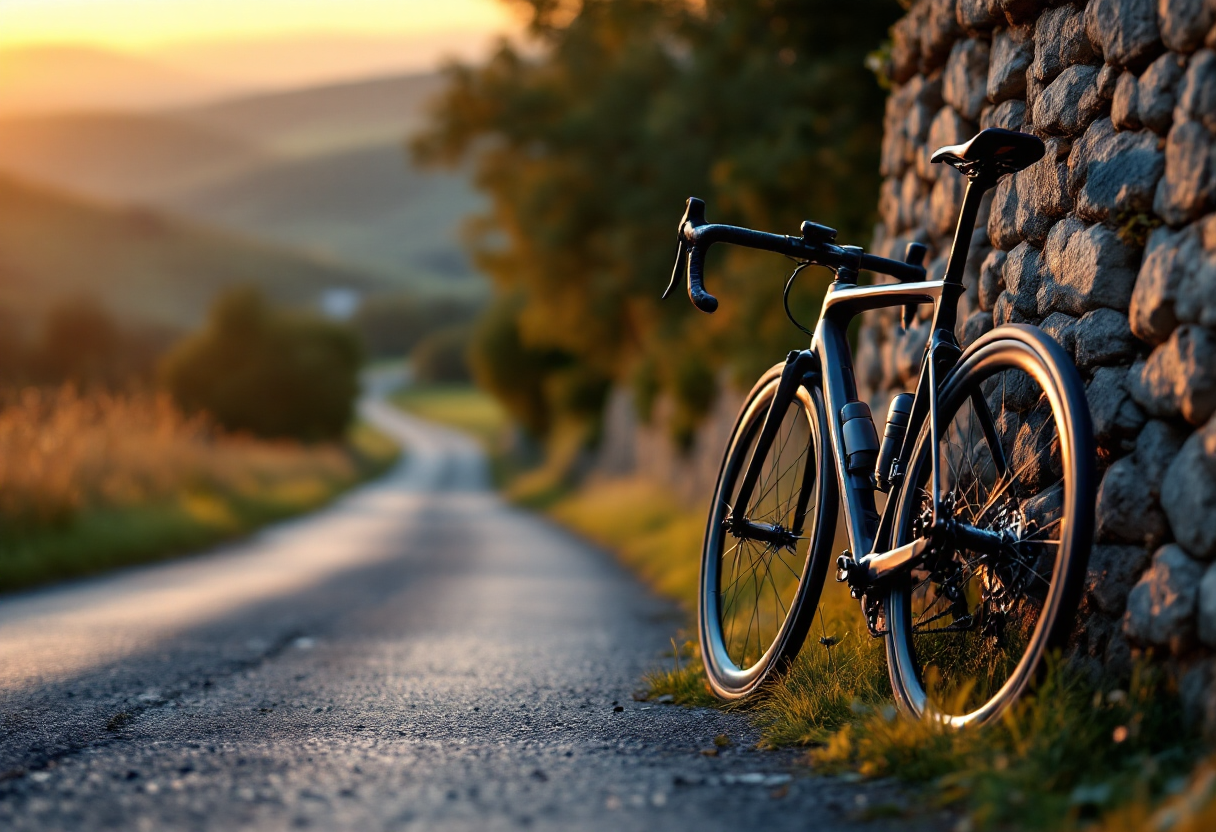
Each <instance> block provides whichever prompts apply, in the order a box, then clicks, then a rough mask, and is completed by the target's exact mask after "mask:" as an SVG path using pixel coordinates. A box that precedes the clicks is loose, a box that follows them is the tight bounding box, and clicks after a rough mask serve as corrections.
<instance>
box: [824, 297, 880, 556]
mask: <svg viewBox="0 0 1216 832" xmlns="http://www.w3.org/2000/svg"><path fill="white" fill-rule="evenodd" d="M813 348H814V350H815V352H816V353H817V354H818V356H819V360H820V365H821V370H822V373H823V393H824V398H825V399H826V400H827V410H828V425H829V427H830V430H831V435H832V451H833V455H834V456H835V457H836V479H837V482H839V483H840V493H841V495H842V496H843V497H844V519H845V525H846V527H847V529H848V532H849V544H850V545H851V546H852V547H853V553H854V556H855V557H861V556H863V555H866V554H868V553H869V552H870V550H871V549H873V547H874V534H875V531H876V530H877V528H878V511H877V510H876V508H875V506H874V490H873V489H872V488H871V487H870V484H869V472H866V476H865V477H861V476H858V475H850V474H849V472H848V469H847V467H846V466H847V464H848V460H847V457H846V456H845V452H844V436H843V435H842V431H843V428H842V426H841V423H840V409H841V408H842V407H844V406H845V405H846V404H848V403H849V402H853V401H857V383H856V381H855V380H854V378H853V356H852V351H851V350H850V349H849V342H848V339H847V338H846V336H845V330H844V328H843V327H841V326H840V325H839V324H838V323H836V322H835V321H833V320H831V319H829V318H822V319H820V321H819V326H818V327H817V328H816V330H815V339H814V342H813Z"/></svg>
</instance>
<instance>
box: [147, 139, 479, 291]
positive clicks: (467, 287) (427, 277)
mask: <svg viewBox="0 0 1216 832" xmlns="http://www.w3.org/2000/svg"><path fill="white" fill-rule="evenodd" d="M160 204H161V205H163V206H164V207H166V208H168V209H170V210H172V211H174V212H177V213H180V214H182V215H183V216H188V217H192V218H195V219H197V220H200V221H203V222H206V223H208V224H211V225H215V226H217V227H220V228H240V229H244V230H245V231H246V232H247V233H251V234H256V235H257V236H259V237H264V238H265V239H269V240H274V241H276V242H279V243H281V244H284V245H289V246H292V247H295V248H300V249H302V250H306V251H310V252H312V253H313V254H315V255H318V256H323V257H326V258H329V259H333V260H340V261H342V262H347V263H351V264H354V265H357V266H359V267H360V268H366V269H368V270H372V271H376V272H378V273H380V274H384V275H386V276H389V277H393V276H398V277H399V279H401V280H403V281H405V282H408V283H409V285H410V286H411V287H413V288H415V289H419V290H423V291H426V292H428V293H453V294H468V293H470V292H478V291H481V290H482V288H483V285H482V283H481V281H480V280H478V279H477V278H475V277H474V275H473V272H472V269H471V267H470V265H469V263H468V261H467V259H466V257H465V255H464V253H463V250H462V248H461V247H460V245H459V241H458V230H459V226H460V222H461V220H462V218H463V217H465V216H466V215H467V214H469V213H470V212H472V211H474V210H476V209H477V208H478V207H479V205H480V204H481V203H480V199H479V198H478V197H477V195H476V194H475V193H474V192H473V191H472V189H471V188H470V186H469V184H468V182H467V180H466V179H465V178H464V177H461V176H453V175H451V174H447V173H437V174H434V173H420V172H418V171H415V170H412V169H411V168H410V167H409V166H408V165H407V164H406V161H405V158H404V151H403V149H402V147H401V144H400V143H399V142H392V143H383V144H378V145H370V146H363V147H358V148H355V149H350V150H343V151H334V152H332V153H327V154H323V155H317V156H310V157H307V158H303V159H293V160H289V161H284V162H280V163H277V164H268V165H264V166H261V167H259V168H257V169H255V170H251V171H245V172H242V173H240V174H237V175H234V176H232V177H230V178H228V179H226V180H224V181H222V182H219V183H214V184H211V185H208V186H206V187H202V188H198V189H194V190H190V191H185V192H181V193H178V194H175V195H172V196H169V197H166V198H165V199H163V200H161V202H160Z"/></svg>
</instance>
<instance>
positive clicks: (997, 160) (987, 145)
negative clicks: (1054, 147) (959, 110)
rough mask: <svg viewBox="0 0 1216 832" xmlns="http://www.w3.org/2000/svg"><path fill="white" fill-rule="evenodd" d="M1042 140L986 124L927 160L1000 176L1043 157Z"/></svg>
mask: <svg viewBox="0 0 1216 832" xmlns="http://www.w3.org/2000/svg"><path fill="white" fill-rule="evenodd" d="M1046 150H1047V149H1046V148H1045V147H1044V145H1043V142H1042V141H1040V140H1039V139H1038V138H1037V137H1036V136H1032V135H1030V134H1029V133H1017V132H1014V131H1013V130H1002V129H1001V128H999V127H989V128H988V129H987V130H981V131H980V132H979V133H976V134H975V136H974V137H973V138H972V139H971V141H968V142H964V143H963V144H955V145H949V146H948V147H942V148H939V149H938V150H937V151H936V152H935V153H934V154H933V155H932V156H931V157H930V158H929V161H931V162H933V163H935V164H938V163H940V164H947V165H950V166H951V167H953V168H957V169H958V170H959V171H960V172H961V173H963V174H966V175H967V176H969V177H972V178H974V177H976V176H981V175H984V174H990V175H993V176H995V177H1000V176H1003V175H1005V174H1006V173H1014V172H1016V171H1019V170H1022V169H1023V168H1028V167H1030V166H1031V165H1033V164H1034V163H1035V162H1037V161H1039V160H1040V159H1042V158H1043V154H1044V153H1045V152H1046Z"/></svg>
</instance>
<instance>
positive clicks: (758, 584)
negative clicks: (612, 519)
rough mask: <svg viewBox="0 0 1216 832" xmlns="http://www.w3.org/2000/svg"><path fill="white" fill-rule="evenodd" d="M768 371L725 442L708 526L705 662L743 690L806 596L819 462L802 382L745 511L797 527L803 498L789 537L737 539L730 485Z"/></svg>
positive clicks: (759, 414) (721, 688)
mask: <svg viewBox="0 0 1216 832" xmlns="http://www.w3.org/2000/svg"><path fill="white" fill-rule="evenodd" d="M776 387H777V382H776V380H774V381H773V382H772V383H771V384H769V385H768V386H766V387H765V388H764V389H763V390H762V391H761V393H760V394H759V395H757V396H755V397H754V398H753V400H752V403H751V405H750V406H749V408H748V410H747V412H746V413H745V414H744V416H743V418H742V419H741V422H740V424H741V425H743V426H744V429H743V430H741V431H740V432H739V433H738V435H737V437H736V439H735V442H734V444H733V446H732V448H731V449H730V451H729V452H728V464H727V466H726V467H725V468H724V470H723V472H722V475H721V477H720V479H719V484H718V489H717V492H716V493H715V498H714V506H713V507H712V509H711V511H710V518H709V527H708V530H707V534H706V553H705V558H706V561H705V564H704V568H703V570H702V582H703V585H702V588H701V603H702V616H701V622H702V643H703V645H704V647H705V650H704V651H703V652H704V659H705V663H706V670H707V671H708V673H709V675H710V677H711V681H712V682H713V683H714V686H715V688H716V689H717V690H718V692H719V694H725V695H734V694H739V695H741V694H743V693H746V692H748V691H750V690H751V689H753V688H754V687H755V686H756V685H757V684H758V683H759V682H760V681H762V680H763V679H764V677H765V675H766V673H767V671H768V670H769V669H770V667H771V666H772V665H773V664H774V661H775V660H776V658H777V657H778V656H779V655H780V654H781V653H782V647H783V644H784V643H785V641H786V640H787V639H788V638H789V635H790V632H791V629H792V627H793V626H794V624H795V623H796V622H797V621H798V620H799V618H800V610H801V605H802V604H803V603H804V601H805V598H806V593H805V579H806V578H807V576H808V575H809V574H810V570H811V565H812V564H811V551H812V547H811V546H810V545H808V541H810V540H813V539H814V534H815V523H816V514H817V512H816V509H817V507H818V506H817V503H818V500H819V499H820V495H819V493H818V487H817V477H816V467H817V465H818V464H819V461H820V454H821V453H822V449H821V448H820V447H819V433H818V431H817V430H816V425H817V422H816V419H815V413H816V411H815V407H814V402H813V401H812V399H811V396H810V394H809V393H808V392H807V391H806V390H805V389H800V390H799V391H798V395H797V396H796V398H795V399H794V401H793V402H791V404H790V405H789V407H788V408H787V410H786V413H785V416H784V418H783V420H782V423H781V429H780V431H778V434H777V438H776V439H775V440H774V442H773V447H772V448H771V449H770V453H769V454H768V455H767V457H766V459H765V463H764V466H763V469H762V474H761V476H760V478H759V480H758V481H757V484H756V488H755V491H754V492H753V497H752V499H751V500H750V501H749V505H748V506H747V507H746V508H745V510H744V515H745V516H746V517H747V518H748V519H749V520H751V521H753V522H758V523H768V524H771V525H773V526H779V527H781V528H782V529H784V530H787V531H789V532H791V533H792V532H793V531H794V530H795V527H796V525H797V522H796V521H797V516H798V514H799V510H798V509H799V506H800V505H801V506H802V507H803V511H804V520H803V524H802V529H801V532H800V533H799V534H797V535H796V537H795V540H794V543H793V545H792V546H779V545H774V544H766V543H761V542H760V541H754V540H739V539H738V538H735V537H734V536H733V535H731V534H730V533H729V532H728V531H727V530H726V529H725V528H724V521H725V520H726V519H727V517H728V516H729V515H730V513H731V511H732V510H734V507H735V499H734V497H735V494H736V493H737V491H738V488H739V485H740V484H741V481H742V479H743V475H744V472H745V471H746V469H747V466H748V464H749V463H750V460H751V457H752V455H753V453H754V452H755V445H756V441H757V439H758V438H759V433H760V427H761V425H762V423H763V421H764V415H765V413H766V412H767V409H768V407H769V403H770V402H771V401H772V396H773V394H774V392H775V390H776Z"/></svg>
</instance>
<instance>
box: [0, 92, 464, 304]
mask: <svg viewBox="0 0 1216 832" xmlns="http://www.w3.org/2000/svg"><path fill="white" fill-rule="evenodd" d="M441 84H442V79H441V77H440V76H438V75H436V74H430V75H407V76H393V77H389V78H380V79H371V80H367V81H360V82H357V83H349V84H339V85H328V86H324V87H318V88H315V89H308V90H298V91H293V92H285V93H276V94H273V95H259V96H256V97H243V98H238V99H234V100H230V101H227V102H223V103H219V104H214V105H209V106H206V107H196V108H187V109H183V108H175V109H172V110H166V111H164V112H161V113H140V114H122V115H120V114H78V115H58V116H45V117H37V118H15V119H5V120H0V173H8V174H11V175H16V176H18V177H20V178H21V179H24V180H29V181H35V182H40V183H47V184H50V185H53V186H54V187H55V188H57V189H60V190H63V191H66V192H69V193H74V194H79V195H82V196H85V197H87V198H90V199H94V200H101V201H106V202H112V203H120V204H141V205H146V206H150V207H152V208H154V209H156V210H158V211H168V212H172V213H176V214H180V215H182V216H184V217H187V218H188V219H190V220H192V221H195V222H201V223H206V224H209V225H214V226H216V227H219V228H224V229H229V230H232V231H234V232H236V233H239V234H241V235H243V236H257V237H262V238H264V239H267V240H269V241H272V242H274V243H276V244H278V245H282V246H291V247H298V248H303V249H306V250H307V251H308V252H310V253H311V255H313V256H321V257H324V258H326V259H328V260H333V261H342V262H347V263H350V264H351V265H352V267H354V268H357V269H361V270H367V271H374V272H377V273H379V274H380V275H383V276H384V277H385V278H386V279H387V280H389V281H391V282H393V283H395V284H396V286H397V287H398V288H405V289H419V290H424V291H428V292H439V293H452V294H460V295H469V294H471V293H477V292H481V291H484V284H483V283H481V281H480V280H479V279H478V278H477V277H476V276H475V274H474V272H473V270H472V268H471V266H470V265H469V263H468V262H467V258H466V257H465V255H464V253H463V249H462V247H461V245H460V242H459V228H460V225H461V222H462V221H463V219H464V218H465V217H466V216H468V215H469V214H471V213H474V212H475V211H476V210H478V207H479V206H480V205H481V201H480V198H479V197H478V196H477V195H476V194H475V192H474V191H473V189H472V188H471V186H470V184H469V182H468V177H467V176H466V175H464V174H461V173H448V172H442V173H432V174H422V173H419V172H417V171H414V170H412V169H411V168H410V166H409V161H408V159H407V157H406V152H405V139H406V136H407V135H408V134H409V133H410V132H411V131H412V130H414V129H416V128H417V127H418V126H420V124H421V120H422V118H423V109H424V103H425V102H426V100H427V99H428V98H429V97H430V96H431V95H432V94H433V93H434V92H436V91H437V90H438V89H439V87H440V86H441Z"/></svg>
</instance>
